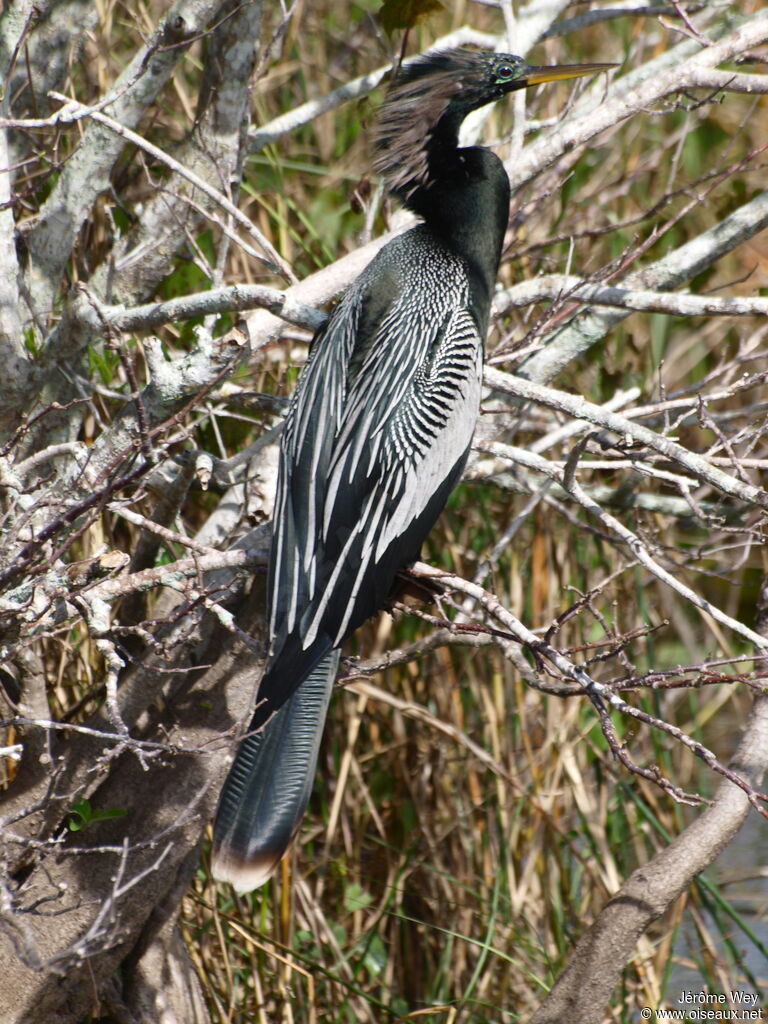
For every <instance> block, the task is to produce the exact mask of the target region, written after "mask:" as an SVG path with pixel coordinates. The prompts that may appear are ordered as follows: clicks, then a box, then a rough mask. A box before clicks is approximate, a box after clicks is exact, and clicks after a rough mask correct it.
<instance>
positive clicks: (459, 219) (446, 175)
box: [399, 147, 510, 319]
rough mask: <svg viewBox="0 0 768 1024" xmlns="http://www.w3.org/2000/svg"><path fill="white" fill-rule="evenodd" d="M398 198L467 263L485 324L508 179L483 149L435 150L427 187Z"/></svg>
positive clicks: (504, 219)
mask: <svg viewBox="0 0 768 1024" xmlns="http://www.w3.org/2000/svg"><path fill="white" fill-rule="evenodd" d="M399 194H400V198H401V199H402V201H403V202H404V203H405V205H406V206H408V207H409V208H410V209H411V210H413V211H414V213H417V214H418V215H419V216H420V217H422V218H423V219H424V222H425V223H426V224H427V226H428V227H429V228H430V230H431V231H432V232H433V234H434V235H435V236H436V238H437V239H438V240H439V241H440V242H441V243H442V244H444V245H446V246H447V247H448V248H450V249H451V250H453V251H454V252H456V253H457V254H458V255H460V256H461V257H462V258H463V259H464V260H465V261H466V262H467V264H468V266H469V268H470V282H471V285H472V288H473V291H474V292H475V293H476V295H475V298H476V302H477V303H478V304H479V306H480V307H482V309H481V312H482V314H483V319H485V318H486V317H487V315H488V314H487V310H488V307H489V306H490V300H491V295H492V294H493V287H494V283H495V280H496V274H497V271H498V268H499V259H500V257H501V249H502V245H503V243H504V233H505V231H506V227H507V220H508V216H509V197H510V192H509V179H508V178H507V174H506V171H505V170H504V166H503V164H502V163H501V161H500V160H499V158H498V157H497V156H496V155H495V154H494V153H492V152H491V151H490V150H487V149H483V148H481V147H471V148H468V149H458V148H455V147H454V148H444V149H442V151H441V150H439V149H434V150H433V151H432V152H431V153H430V174H429V178H428V182H427V184H425V185H417V186H416V187H415V188H413V187H412V188H411V189H410V190H409V191H405V190H404V191H399Z"/></svg>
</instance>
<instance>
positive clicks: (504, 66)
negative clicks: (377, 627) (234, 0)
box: [213, 50, 604, 891]
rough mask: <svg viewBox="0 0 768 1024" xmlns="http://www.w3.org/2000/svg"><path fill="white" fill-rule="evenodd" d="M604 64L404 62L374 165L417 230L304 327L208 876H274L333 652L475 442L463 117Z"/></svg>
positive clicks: (493, 190)
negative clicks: (261, 626) (240, 732)
mask: <svg viewBox="0 0 768 1024" xmlns="http://www.w3.org/2000/svg"><path fill="white" fill-rule="evenodd" d="M602 67H604V66H603V65H578V66H575V67H555V68H534V67H531V66H529V65H527V64H526V63H525V62H524V61H522V60H521V59H520V58H519V57H515V56H511V55H509V54H482V53H476V52H474V51H471V50H453V51H447V52H442V53H434V54H431V55H428V56H425V57H422V58H420V59H417V60H416V61H414V62H412V63H411V64H410V65H408V67H407V68H405V69H403V70H401V72H400V74H399V76H398V78H397V80H396V82H395V84H394V86H393V88H392V89H391V90H390V93H389V95H388V96H387V99H386V100H385V102H384V104H383V106H382V108H381V111H380V116H379V122H378V129H377V134H376V138H375V148H376V162H375V168H376V170H377V171H379V173H381V174H382V175H383V177H384V179H385V182H386V184H387V186H388V188H389V190H390V192H391V193H392V194H393V195H395V196H396V197H397V198H398V199H399V200H400V201H401V202H402V203H403V204H404V205H405V206H407V207H408V208H410V209H411V210H413V212H414V213H416V214H418V215H419V216H420V217H421V218H423V223H422V224H420V225H418V226H417V227H415V228H413V229H411V230H410V231H408V232H406V233H405V234H403V235H401V236H400V237H399V238H396V239H394V240H393V241H392V242H390V243H389V244H388V245H387V246H385V247H384V248H383V249H382V250H381V251H380V252H379V254H378V255H377V256H376V257H375V259H374V260H373V261H372V262H371V263H370V264H369V266H368V267H367V268H366V270H365V271H363V273H362V274H361V275H360V277H359V278H358V279H357V281H356V282H355V283H354V284H353V285H352V286H351V287H350V289H349V290H348V291H347V293H346V295H345V296H344V298H343V299H342V300H341V302H340V303H339V304H338V306H337V307H336V309H335V310H334V312H333V314H332V316H331V317H330V318H329V320H328V322H327V323H326V325H325V326H324V327H322V328H321V329H320V330H319V331H318V332H317V334H316V336H315V338H314V340H313V343H312V348H311V351H310V355H309V360H308V362H307V366H306V367H305V369H304V371H303V373H302V375H301V377H300V379H299V383H298V385H297V388H296V392H295V394H294V396H293V400H292V402H291V406H290V410H289V412H288V415H287V418H286V423H285V430H284V434H283V438H282V445H281V457H280V469H279V477H278V489H277V499H276V504H275V515H274V525H273V540H272V551H271V559H270V576H269V585H268V591H269V629H270V637H271V648H270V655H269V660H268V662H267V666H266V670H265V673H264V676H263V678H262V680H261V683H260V686H259V691H258V702H257V708H256V711H255V713H254V717H253V720H252V722H251V725H250V729H249V732H250V733H251V735H249V736H247V737H246V739H245V740H244V741H243V742H242V743H241V745H240V748H239V750H238V753H237V757H236V759H235V763H234V764H233V766H232V769H231V771H230V774H229V777H228V779H227V781H226V783H225V786H224V789H223V792H222V796H221V800H220V804H219V810H218V814H217V819H216V824H215V828H214V860H213V863H214V874H215V875H216V877H218V878H222V879H227V880H229V881H232V882H233V884H234V885H235V886H236V887H237V888H238V889H240V890H242V891H247V890H249V889H251V888H254V887H255V886H256V885H258V884H260V883H261V882H262V881H264V880H265V879H266V878H267V877H268V876H269V874H270V873H271V871H272V870H273V868H274V866H275V864H276V863H277V861H278V860H279V858H280V857H281V856H282V854H283V852H284V850H285V848H286V847H287V845H288V843H289V842H290V839H291V836H292V834H293V832H294V830H295V828H296V826H297V825H298V823H299V821H300V820H301V816H302V815H303V813H304V809H305V807H306V802H307V799H308V797H309V792H310V789H311V784H312V778H313V775H314V771H315V765H316V760H317V751H318V748H319V742H320V737H321V734H322V729H323V725H324V722H325V717H326V712H327V707H328V701H329V699H330V693H331V689H332V686H333V681H334V679H335V675H336V671H337V668H338V660H339V653H338V652H339V647H340V645H341V644H342V642H343V641H344V639H345V638H346V637H348V636H349V635H350V633H352V632H353V631H354V630H355V629H356V628H357V627H358V626H359V625H361V623H363V622H364V621H365V620H366V619H367V618H369V617H370V616H371V615H372V614H374V613H375V612H376V611H377V610H379V609H380V608H381V607H382V606H383V605H384V604H385V603H386V601H387V599H388V597H389V596H390V594H391V592H392V589H393V584H394V582H395V577H396V575H397V573H398V572H399V571H400V570H401V569H402V568H404V567H405V566H407V565H408V564H410V563H412V562H413V561H415V560H416V559H417V558H418V557H419V551H420V547H421V544H422V541H423V540H424V538H425V536H426V535H427V533H428V532H429V530H430V529H431V527H432V526H433V524H434V522H435V520H436V519H437V517H438V515H439V514H440V511H441V510H442V508H443V506H444V504H445V502H446V500H447V498H448V495H449V494H450V493H451V491H452V490H453V488H454V487H455V485H456V484H457V483H458V481H459V479H460V477H461V474H462V471H463V469H464V465H465V462H466V459H467V455H468V453H469V447H470V443H471V439H472V433H473V431H474V426H475V421H476V418H477V412H478V406H479V400H480V389H481V375H482V362H483V341H484V338H485V333H486V329H487V325H488V316H489V311H490V303H491V296H492V292H493V287H494V282H495V277H496V272H497V269H498V264H499V259H500V256H501V250H502V245H503V241H504V233H505V230H506V226H507V219H508V211H509V184H508V179H507V175H506V173H505V171H504V168H503V165H502V163H501V161H500V160H499V159H498V158H497V157H496V156H495V155H494V154H493V153H491V152H490V151H489V150H487V149H483V148H481V147H470V148H459V146H458V131H459V128H460V126H461V123H462V121H463V120H464V118H465V116H466V115H467V114H468V113H469V112H470V111H471V110H474V109H476V108H478V107H481V106H483V105H485V104H486V103H489V102H492V101H493V100H496V99H498V98H499V97H501V96H502V95H504V94H505V93H507V92H511V91H512V90H514V89H520V88H524V87H526V86H528V85H533V84H537V83H538V82H544V81H551V80H554V79H559V78H574V77H578V76H580V75H585V74H589V73H592V72H594V71H597V70H600V69H601V68H602ZM265 723H266V724H265ZM257 730H261V731H260V732H259V731H257Z"/></svg>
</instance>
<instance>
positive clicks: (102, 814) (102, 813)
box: [67, 799, 128, 832]
mask: <svg viewBox="0 0 768 1024" xmlns="http://www.w3.org/2000/svg"><path fill="white" fill-rule="evenodd" d="M127 813H128V812H127V811H124V810H122V809H121V808H119V807H105V808H104V809H103V810H99V809H98V808H95V807H92V806H91V801H90V800H85V799H83V800H78V801H77V803H74V804H72V807H71V808H70V811H69V815H70V817H69V821H68V822H67V828H68V829H69V831H70V832H81V831H82V830H83V829H84V828H88V826H89V825H93V824H94V822H97V821H109V820H110V819H112V818H122V817H124V816H125V815H126V814H127Z"/></svg>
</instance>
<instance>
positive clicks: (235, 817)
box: [212, 650, 339, 892]
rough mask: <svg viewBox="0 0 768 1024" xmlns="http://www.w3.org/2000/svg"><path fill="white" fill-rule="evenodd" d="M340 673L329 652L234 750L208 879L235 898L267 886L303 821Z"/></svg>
mask: <svg viewBox="0 0 768 1024" xmlns="http://www.w3.org/2000/svg"><path fill="white" fill-rule="evenodd" d="M338 668H339V651H338V650H332V651H329V652H328V654H326V655H325V656H324V657H323V658H322V659H321V661H320V662H319V663H318V665H317V666H316V667H315V668H314V669H313V670H312V672H310V674H309V675H308V676H307V678H306V679H305V680H304V682H302V683H301V685H300V686H299V687H298V688H297V689H296V690H295V691H294V692H293V694H292V695H291V697H290V698H289V699H288V700H287V701H286V702H285V704H283V705H282V706H281V707H280V708H279V710H278V711H277V712H276V713H275V714H274V716H273V717H272V718H271V719H270V721H269V722H268V724H267V725H266V726H265V727H264V728H263V729H262V730H261V731H260V732H256V733H253V735H251V736H246V738H245V739H244V740H243V742H242V743H241V744H240V748H239V749H238V751H237V755H236V756H235V760H234V762H233V764H232V767H231V768H230V770H229V775H228V776H227V779H226V782H225V783H224V788H223V789H222V791H221V796H220V798H219V807H218V810H217V812H216V821H215V823H214V826H213V864H212V872H213V875H214V877H215V878H218V879H219V880H220V881H224V882H231V883H232V885H233V886H234V887H235V889H237V890H238V892H250V891H251V889H255V888H257V887H258V886H259V885H261V884H262V883H263V882H266V880H267V879H268V878H269V876H270V875H271V874H272V872H273V871H274V869H275V867H276V865H277V863H278V861H279V860H280V858H281V857H282V856H283V854H284V853H285V851H286V849H287V847H288V844H289V843H290V841H291V838H292V836H293V834H294V832H295V831H296V828H297V827H298V825H299V822H300V821H301V818H302V816H303V814H304V810H305V808H306V806H307V801H308V800H309V795H310V793H311V791H312V782H313V780H314V777H315V768H316V766H317V756H318V753H319V750H320V740H321V739H322V735H323V727H324V726H325V719H326V715H327V713H328V703H329V701H330V699H331V691H332V689H333V683H334V680H335V679H336V673H337V671H338ZM257 716H258V712H257Z"/></svg>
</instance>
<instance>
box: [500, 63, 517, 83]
mask: <svg viewBox="0 0 768 1024" xmlns="http://www.w3.org/2000/svg"><path fill="white" fill-rule="evenodd" d="M514 74H515V69H514V68H513V67H512V65H511V64H500V65H499V66H498V67H497V68H496V77H497V78H499V79H501V81H502V82H507V81H509V79H510V78H513V77H514Z"/></svg>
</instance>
